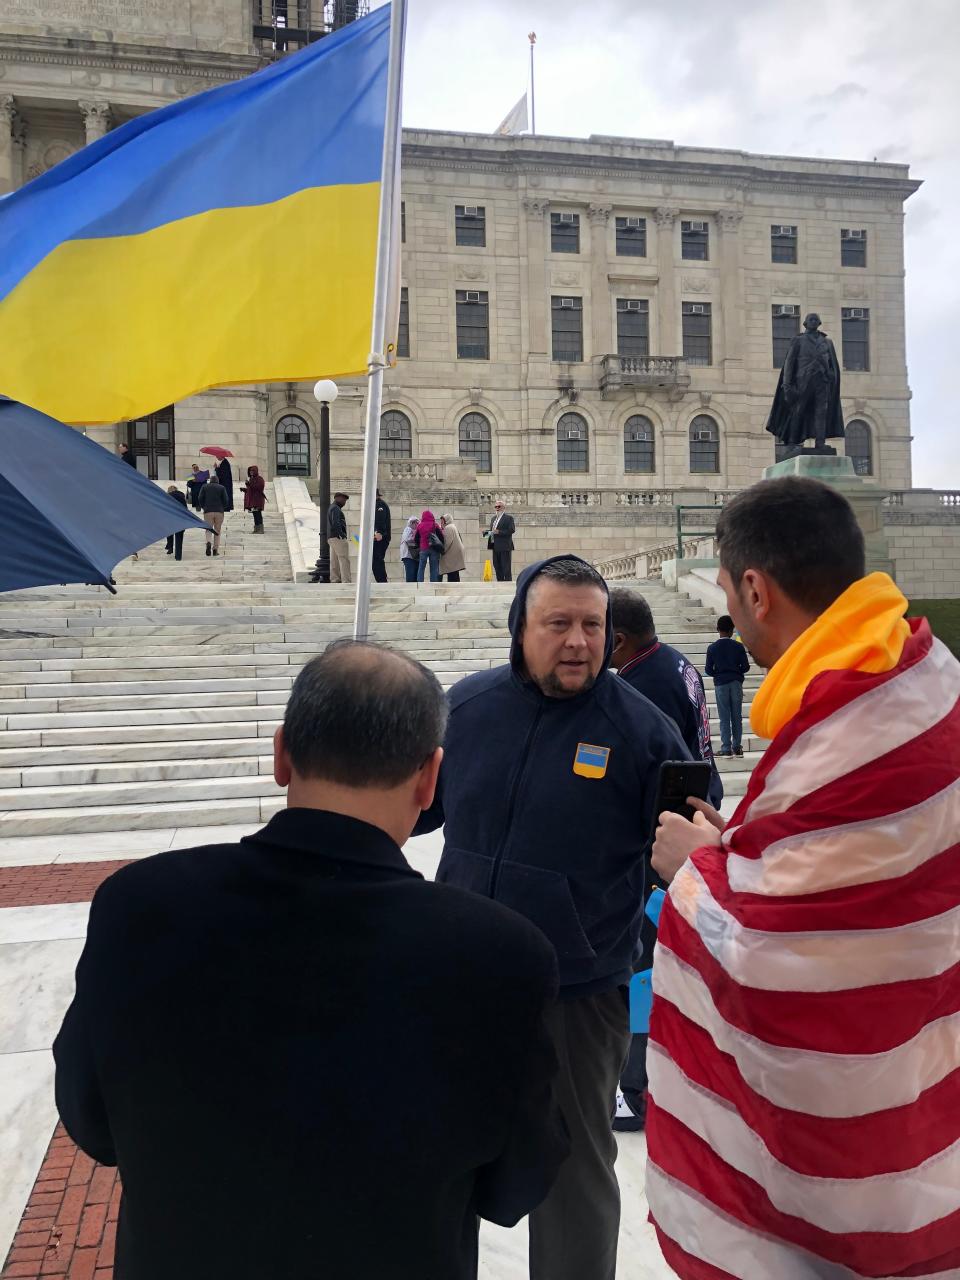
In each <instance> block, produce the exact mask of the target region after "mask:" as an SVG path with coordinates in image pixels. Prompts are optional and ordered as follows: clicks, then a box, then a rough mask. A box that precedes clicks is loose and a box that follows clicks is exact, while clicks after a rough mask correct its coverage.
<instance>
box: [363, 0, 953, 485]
mask: <svg viewBox="0 0 960 1280" xmlns="http://www.w3.org/2000/svg"><path fill="white" fill-rule="evenodd" d="M373 7H377V5H376V0H375V3H374V5H373ZM531 30H533V31H536V33H537V53H536V57H537V132H538V133H552V134H563V135H569V136H573V137H587V136H588V135H589V134H591V133H606V134H619V135H624V136H630V137H641V138H669V139H672V140H673V141H674V142H677V143H683V144H686V145H702V146H710V147H733V148H743V149H745V150H747V151H760V152H775V153H780V154H785V155H805V156H832V157H837V158H840V159H855V160H861V159H868V160H869V159H873V158H874V157H876V158H877V159H879V160H890V161H897V162H906V163H909V164H910V169H911V174H912V176H913V177H916V178H922V179H923V180H924V185H923V187H922V188H921V190H920V191H919V192H918V193H917V194H916V195H915V196H912V197H911V199H910V200H909V201H908V202H907V206H906V207H907V221H906V234H907V239H906V252H907V361H908V366H909V375H910V386H911V388H912V390H913V402H912V405H911V418H912V430H913V434H914V444H913V463H914V484H915V485H917V486H930V487H933V488H949V487H953V488H958V489H960V440H958V431H957V407H956V406H957V403H958V401H957V398H956V397H954V396H951V395H949V394H948V386H947V382H948V376H951V375H952V377H953V378H956V377H958V376H960V356H958V347H960V307H958V304H957V299H958V297H960V164H958V160H957V154H958V146H957V135H958V132H960V4H958V3H957V2H956V0H912V3H903V0H835V2H834V3H833V4H832V5H818V6H816V7H815V8H812V7H811V6H809V5H800V4H795V5H787V4H784V3H779V4H775V3H773V2H772V0H673V3H672V4H665V3H663V0H526V2H525V3H524V2H522V0H481V2H480V3H478V4H467V3H464V2H463V0H410V7H409V25H408V38H407V49H408V51H407V60H406V68H405V88H404V124H405V125H407V126H408V127H418V126H419V127H422V128H431V129H463V130H469V131H471V132H480V133H492V132H493V131H494V130H495V129H496V127H497V125H498V124H499V122H500V121H501V120H502V119H503V117H504V116H505V115H506V114H507V112H508V111H509V109H510V108H511V107H512V106H513V104H514V103H515V102H516V100H517V99H518V98H519V97H520V95H521V94H522V93H523V91H524V89H525V88H526V83H527V67H528V58H529V45H528V43H527V32H528V31H531ZM810 301H811V302H812V301H813V300H812V299H811V300H810ZM876 305H877V304H876V303H874V306H876ZM834 337H835V338H836V339H839V335H834ZM771 385H772V384H771Z"/></svg>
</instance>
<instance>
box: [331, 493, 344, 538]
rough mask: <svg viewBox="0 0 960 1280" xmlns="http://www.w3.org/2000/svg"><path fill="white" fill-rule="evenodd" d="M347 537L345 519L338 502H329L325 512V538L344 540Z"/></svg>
mask: <svg viewBox="0 0 960 1280" xmlns="http://www.w3.org/2000/svg"><path fill="white" fill-rule="evenodd" d="M346 536H347V517H346V516H345V515H344V514H343V507H341V506H340V503H339V502H331V503H330V506H329V508H328V510H327V537H328V538H345V537H346Z"/></svg>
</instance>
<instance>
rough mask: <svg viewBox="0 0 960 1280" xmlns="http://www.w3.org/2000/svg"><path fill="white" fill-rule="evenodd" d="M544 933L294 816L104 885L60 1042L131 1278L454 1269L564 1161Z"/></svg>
mask: <svg viewBox="0 0 960 1280" xmlns="http://www.w3.org/2000/svg"><path fill="white" fill-rule="evenodd" d="M555 989H556V967H555V961H554V958H553V954H552V951H551V949H550V947H549V946H548V945H547V943H546V941H545V940H544V938H543V936H542V935H541V934H540V933H538V931H537V930H536V929H534V928H533V927H532V926H531V925H529V924H528V923H527V922H526V921H524V920H521V919H520V918H519V917H518V916H516V915H514V914H513V913H512V912H510V911H507V910H505V909H504V908H502V907H500V906H498V905H497V904H495V903H489V902H484V901H482V900H481V899H479V898H477V897H475V896H473V895H471V894H466V893H462V892H460V891H459V890H456V889H452V888H450V887H448V886H445V885H437V884H433V883H430V882H427V881H425V880H423V879H422V877H421V876H420V875H419V874H418V873H417V872H415V871H413V870H412V869H411V867H410V866H409V865H408V864H407V862H406V861H405V859H404V857H403V854H402V853H401V851H400V849H399V848H398V847H397V846H396V844H394V842H393V841H392V840H391V839H390V838H389V836H387V835H386V834H385V833H384V832H382V831H380V830H379V829H378V828H376V827H372V826H369V825H367V824H366V823H363V822H358V821H356V820H354V819H352V818H345V817H341V816H338V815H336V814H332V813H325V812H320V811H318V810H312V809H287V810H284V811H282V812H281V813H279V814H277V815H276V816H275V817H274V818H273V819H271V821H270V823H269V824H268V825H267V826H266V827H265V828H264V829H263V830H262V831H260V832H258V833H257V834H256V835H253V836H248V837H247V838H246V839H244V840H242V841H241V842H240V843H239V844H224V845H210V846H207V847H205V848H198V849H188V850H176V851H171V852H168V853H162V854H158V855H157V856H156V857H152V858H146V859H144V860H142V861H140V862H135V863H132V864H131V865H129V866H127V867H125V868H123V869H122V870H120V871H118V872H117V873H116V874H115V875H113V876H111V877H110V878H109V879H108V880H106V881H105V882H104V884H103V885H102V886H101V887H100V889H99V890H98V892H97V894H96V897H95V898H94V900H93V906H92V908H91V912H90V923H89V927H88V932H87V941H86V946H85V948H84V951H83V955H82V956H81V958H80V963H79V965H78V967H77V992H76V997H75V999H74V1001H73V1003H72V1005H71V1006H70V1008H69V1010H68V1012H67V1015H66V1018H65V1020H64V1023H63V1027H62V1028H61V1030H60V1034H59V1035H58V1036H57V1040H56V1043H55V1044H54V1057H55V1059H56V1064H57V1075H56V1095H57V1106H58V1107H59V1110H60V1115H61V1117H62V1119H63V1122H64V1124H65V1126H66V1128H67V1131H68V1132H69V1134H70V1135H71V1137H72V1138H73V1139H74V1140H75V1141H76V1142H77V1143H78V1144H79V1146H80V1147H81V1148H82V1149H83V1150H84V1151H86V1152H87V1153H88V1154H89V1155H91V1156H92V1157H93V1158H94V1159H96V1160H98V1161H100V1162H101V1163H102V1164H118V1165H119V1167H120V1174H121V1178H122V1181H123V1187H124V1194H123V1201H122V1204H121V1209H120V1225H119V1229H118V1236H117V1271H116V1274H117V1276H118V1277H121V1276H122V1278H123V1280H171V1277H176V1278H177V1280H226V1278H227V1277H229V1278H230V1280H247V1278H249V1280H268V1278H269V1280H348V1278H349V1280H465V1278H466V1277H474V1276H475V1275H476V1270H477V1219H476V1215H478V1214H479V1215H481V1216H482V1217H486V1218H489V1219H491V1220H492V1221H495V1222H500V1223H503V1224H507V1225H510V1224H513V1223H514V1222H516V1221H517V1220H518V1219H519V1218H520V1217H521V1216H523V1215H524V1214H526V1213H527V1212H529V1210H530V1209H532V1208H533V1207H535V1206H536V1205H537V1204H538V1203H539V1201H540V1200H541V1199H542V1198H543V1196H544V1195H545V1193H546V1191H547V1189H548V1188H549V1186H550V1183H551V1181H552V1179H553V1177H554V1175H555V1173H556V1170H557V1168H558V1166H559V1164H560V1162H561V1160H562V1159H563V1158H564V1155H565V1152H566V1139H565V1136H564V1134H563V1129H562V1122H560V1121H559V1119H558V1113H557V1111H556V1108H555V1105H554V1103H553V1100H552V1097H551V1094H550V1080H551V1077H552V1074H553V1072H554V1071H555V1069H556V1060H555V1058H554V1055H553V1051H552V1049H551V1048H550V1043H549V1040H548V1039H547V1037H546V1035H545V1033H544V1030H543V1027H542V1024H541V1018H542V1015H543V1013H544V1010H545V1007H546V1006H547V1004H548V1002H549V1001H550V1000H551V999H552V997H553V994H554V992H555Z"/></svg>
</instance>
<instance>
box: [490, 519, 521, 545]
mask: <svg viewBox="0 0 960 1280" xmlns="http://www.w3.org/2000/svg"><path fill="white" fill-rule="evenodd" d="M495 519H496V516H494V517H493V520H495ZM493 520H491V521H490V523H491V524H493ZM516 531H517V522H516V520H514V518H513V516H512V515H510V513H509V512H508V511H505V512H504V513H503V515H502V516H501V517H500V523H499V524H498V525H497V527H496V529H494V531H493V533H492V534H491V535H490V537H489V538H488V539H487V546H488V547H489V548H490V549H491V550H492V551H513V550H514V546H513V535H514V534H515V533H516Z"/></svg>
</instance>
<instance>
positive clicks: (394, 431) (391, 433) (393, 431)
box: [387, 427, 400, 440]
mask: <svg viewBox="0 0 960 1280" xmlns="http://www.w3.org/2000/svg"><path fill="white" fill-rule="evenodd" d="M387 439H388V440H399V439H400V428H399V427H387Z"/></svg>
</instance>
